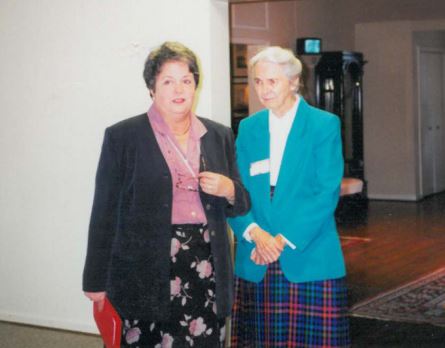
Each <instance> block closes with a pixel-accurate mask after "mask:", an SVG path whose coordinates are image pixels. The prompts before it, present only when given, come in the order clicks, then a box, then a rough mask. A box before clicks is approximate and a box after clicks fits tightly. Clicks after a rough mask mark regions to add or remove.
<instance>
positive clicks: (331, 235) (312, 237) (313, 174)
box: [229, 97, 345, 282]
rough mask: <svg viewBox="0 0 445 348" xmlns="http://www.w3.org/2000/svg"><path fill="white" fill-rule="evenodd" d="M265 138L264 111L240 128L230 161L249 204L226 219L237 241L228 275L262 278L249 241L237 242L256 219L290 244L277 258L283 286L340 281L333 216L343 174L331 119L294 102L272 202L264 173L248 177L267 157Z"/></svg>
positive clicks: (336, 123)
mask: <svg viewBox="0 0 445 348" xmlns="http://www.w3.org/2000/svg"><path fill="white" fill-rule="evenodd" d="M269 140H270V136H269V112H268V110H266V109H265V110H261V111H259V112H258V113H256V114H253V115H252V116H249V117H247V118H246V119H244V120H243V121H242V122H241V123H240V126H239V130H238V137H237V140H236V149H237V161H238V166H239V170H240V173H241V179H242V181H243V183H244V186H245V187H246V189H247V190H248V191H249V193H250V197H251V202H252V207H251V209H250V211H249V213H248V214H247V215H244V216H240V217H236V218H231V219H229V223H230V226H231V227H232V229H233V231H234V233H235V236H236V239H237V242H238V243H237V248H236V258H235V274H236V275H237V276H238V277H241V278H243V279H245V280H248V281H252V282H259V281H261V280H262V279H263V277H264V275H265V273H266V270H267V266H265V265H256V264H255V263H254V262H252V261H251V260H250V255H251V252H252V249H253V248H254V247H255V244H254V243H251V242H248V241H247V240H246V239H245V238H243V233H244V231H245V229H246V227H247V226H248V225H249V224H250V223H252V222H256V223H257V224H258V225H259V226H260V227H261V228H262V229H264V230H265V231H267V232H269V233H270V234H272V235H276V234H279V233H281V234H282V235H283V236H285V237H286V238H287V239H288V240H289V241H290V242H292V243H293V244H294V245H295V246H296V247H297V248H296V249H291V248H290V247H289V246H286V247H285V248H284V250H283V252H282V254H281V256H280V258H279V262H280V265H281V269H282V270H283V272H284V275H285V276H286V278H287V279H288V280H290V281H291V282H307V281H316V280H326V279H335V278H339V277H342V276H344V275H345V265H344V260H343V253H342V250H341V246H340V241H339V237H338V233H337V229H336V223H335V218H334V212H335V208H336V206H337V203H338V199H339V194H340V183H341V179H342V176H343V156H342V148H341V132H340V120H339V118H338V117H337V116H335V115H333V114H331V113H328V112H326V111H323V110H320V109H317V108H314V107H312V106H310V105H309V104H307V103H306V101H305V100H304V99H303V98H301V97H300V104H299V106H298V110H297V114H296V117H295V119H294V122H293V124H292V127H291V130H290V133H289V136H288V139H287V143H286V147H285V150H284V154H283V159H282V162H281V167H280V173H279V176H278V181H277V184H276V187H275V192H274V197H273V199H272V200H271V199H270V172H269V171H267V172H265V173H261V174H257V171H254V172H253V173H251V165H252V164H254V163H257V162H258V161H262V160H265V159H266V160H267V159H269V152H270V149H269ZM254 166H255V165H254ZM251 174H253V175H251Z"/></svg>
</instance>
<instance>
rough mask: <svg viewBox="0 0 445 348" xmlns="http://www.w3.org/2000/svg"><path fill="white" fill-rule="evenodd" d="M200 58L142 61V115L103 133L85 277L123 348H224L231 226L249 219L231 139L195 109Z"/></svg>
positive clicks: (182, 50)
mask: <svg viewBox="0 0 445 348" xmlns="http://www.w3.org/2000/svg"><path fill="white" fill-rule="evenodd" d="M199 77H200V76H199V69H198V64H197V59H196V56H195V54H194V53H193V52H192V51H191V50H189V49H188V48H187V47H185V46H183V45H182V44H179V43H175V42H166V43H164V44H163V45H162V46H160V47H159V48H157V49H155V50H153V51H152V52H151V53H150V54H149V56H148V58H147V61H146V63H145V68H144V79H145V82H146V84H147V87H148V89H149V92H150V95H151V97H152V99H153V104H152V106H151V107H150V109H149V110H148V112H147V113H144V114H142V115H139V116H136V117H133V118H129V119H127V120H124V121H122V122H119V123H117V124H115V125H113V126H111V127H109V128H107V130H106V132H105V138H104V142H103V146H102V153H101V156H100V161H99V166H98V171H97V176H96V191H95V196H94V204H93V209H92V214H91V222H90V229H89V238H88V251H87V257H86V263H85V269H84V275H83V290H84V292H85V295H86V296H87V297H88V298H90V299H91V300H92V301H95V302H98V303H99V304H100V303H101V302H103V301H104V299H105V297H107V298H108V299H109V300H110V302H111V303H112V304H113V305H114V307H115V308H116V309H117V311H118V313H119V315H120V316H121V317H122V320H123V325H122V326H123V330H122V339H121V346H122V347H130V346H139V347H184V346H195V347H219V346H223V345H224V336H225V333H224V331H225V327H224V323H225V318H226V316H228V315H229V314H230V310H231V305H232V298H233V294H232V288H233V276H232V262H231V257H230V243H229V239H228V236H227V227H226V217H227V216H236V215H240V214H244V213H246V212H247V211H248V209H249V205H250V201H249V196H248V193H247V192H246V190H245V189H244V187H243V185H242V184H241V182H240V178H239V174H238V169H237V166H236V163H235V157H234V141H233V134H232V132H231V130H230V129H229V128H227V127H224V126H222V125H220V124H218V123H216V122H213V121H210V120H208V119H205V118H201V117H197V116H195V115H194V113H193V112H192V106H193V103H194V100H195V92H196V87H197V85H198V83H199Z"/></svg>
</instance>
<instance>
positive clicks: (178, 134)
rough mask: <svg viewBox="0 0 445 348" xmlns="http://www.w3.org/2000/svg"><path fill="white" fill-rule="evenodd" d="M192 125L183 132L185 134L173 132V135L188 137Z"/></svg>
mask: <svg viewBox="0 0 445 348" xmlns="http://www.w3.org/2000/svg"><path fill="white" fill-rule="evenodd" d="M191 125H192V123H191V122H190V123H189V125H188V127H187V128H186V130H185V131H183V132H181V133H175V132H173V131H172V133H173V135H174V136H175V137H182V136H184V135H186V134H187V133H188V132H189V130H190V127H191Z"/></svg>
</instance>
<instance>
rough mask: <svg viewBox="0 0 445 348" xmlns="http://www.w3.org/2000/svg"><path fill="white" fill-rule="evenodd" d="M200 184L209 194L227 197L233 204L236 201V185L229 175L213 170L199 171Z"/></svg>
mask: <svg viewBox="0 0 445 348" xmlns="http://www.w3.org/2000/svg"><path fill="white" fill-rule="evenodd" d="M199 185H200V186H201V189H202V190H203V191H204V192H205V193H207V194H209V195H214V196H218V197H225V198H226V199H227V200H228V201H229V203H231V204H233V202H234V201H235V185H234V184H233V181H232V180H231V179H230V178H228V177H227V176H224V175H221V174H217V173H213V172H201V173H199Z"/></svg>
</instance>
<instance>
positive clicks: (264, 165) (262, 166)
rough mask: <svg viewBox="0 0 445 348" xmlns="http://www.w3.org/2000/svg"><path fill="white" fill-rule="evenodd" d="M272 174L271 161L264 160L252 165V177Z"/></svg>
mask: <svg viewBox="0 0 445 348" xmlns="http://www.w3.org/2000/svg"><path fill="white" fill-rule="evenodd" d="M269 172H270V161H269V159H268V158H267V159H264V160H261V161H257V162H253V163H250V176H254V175H258V174H265V173H269Z"/></svg>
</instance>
